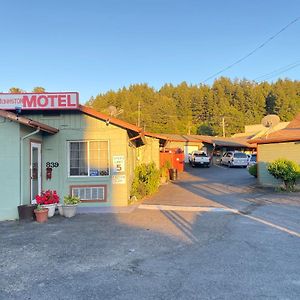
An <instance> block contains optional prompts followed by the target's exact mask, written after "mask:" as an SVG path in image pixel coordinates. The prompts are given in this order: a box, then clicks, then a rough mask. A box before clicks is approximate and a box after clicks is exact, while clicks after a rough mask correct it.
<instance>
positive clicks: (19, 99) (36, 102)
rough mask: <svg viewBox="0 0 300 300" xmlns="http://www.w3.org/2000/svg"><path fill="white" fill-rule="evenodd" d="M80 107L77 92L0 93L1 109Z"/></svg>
mask: <svg viewBox="0 0 300 300" xmlns="http://www.w3.org/2000/svg"><path fill="white" fill-rule="evenodd" d="M78 106H79V94H78V93H77V92H59V93H16V94H11V93H0V109H7V110H14V109H16V108H18V109H22V110H23V109H24V110H39V109H76V108H78Z"/></svg>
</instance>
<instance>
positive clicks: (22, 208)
mask: <svg viewBox="0 0 300 300" xmlns="http://www.w3.org/2000/svg"><path fill="white" fill-rule="evenodd" d="M35 208H36V205H26V204H25V205H19V206H18V213H19V219H20V220H28V221H32V220H33V219H34V212H33V211H34V209H35Z"/></svg>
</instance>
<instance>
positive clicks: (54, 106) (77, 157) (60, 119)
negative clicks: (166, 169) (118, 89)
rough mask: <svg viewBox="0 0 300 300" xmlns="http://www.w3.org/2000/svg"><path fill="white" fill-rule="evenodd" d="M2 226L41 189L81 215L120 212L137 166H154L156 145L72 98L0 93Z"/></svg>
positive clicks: (134, 129)
mask: <svg viewBox="0 0 300 300" xmlns="http://www.w3.org/2000/svg"><path fill="white" fill-rule="evenodd" d="M0 145H1V154H0V192H1V193H0V220H10V219H17V218H18V206H19V205H26V204H31V203H35V196H36V195H38V194H40V193H41V191H44V190H48V189H50V190H56V191H57V193H58V195H59V196H60V202H61V203H62V202H63V197H64V196H65V195H69V194H71V195H75V196H79V197H80V198H81V201H82V203H81V204H80V209H81V210H82V211H84V210H86V211H93V210H97V209H98V210H101V209H108V210H109V208H111V209H113V208H118V207H124V206H127V205H128V201H129V199H130V189H131V183H132V181H133V176H134V169H135V167H136V165H137V164H139V163H142V162H144V163H149V162H152V161H153V162H155V164H156V165H157V167H159V139H156V138H153V137H149V136H148V137H147V136H145V135H144V133H143V132H142V130H141V129H140V128H139V127H137V126H135V125H132V124H129V123H127V122H124V121H122V120H119V119H116V118H113V117H110V116H108V115H106V114H103V113H99V112H96V111H95V110H93V109H91V108H88V107H85V106H82V105H80V104H79V94H78V93H76V92H62V93H61V92H59V93H20V94H8V93H1V94H0Z"/></svg>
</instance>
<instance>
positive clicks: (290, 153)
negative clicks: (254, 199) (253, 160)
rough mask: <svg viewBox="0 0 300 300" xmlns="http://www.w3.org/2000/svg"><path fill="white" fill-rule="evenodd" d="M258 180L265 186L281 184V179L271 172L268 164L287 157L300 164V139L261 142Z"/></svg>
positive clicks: (258, 150) (258, 149)
mask: <svg viewBox="0 0 300 300" xmlns="http://www.w3.org/2000/svg"><path fill="white" fill-rule="evenodd" d="M257 153H258V154H257V161H258V181H259V183H260V184H261V185H263V186H274V187H276V186H279V185H281V184H282V183H281V181H279V180H277V179H275V178H274V177H273V176H272V175H270V174H269V172H268V170H267V164H268V163H270V162H273V161H274V160H276V159H278V158H286V159H289V160H293V161H295V162H296V163H297V164H300V141H299V142H289V143H274V144H259V145H258V148H257Z"/></svg>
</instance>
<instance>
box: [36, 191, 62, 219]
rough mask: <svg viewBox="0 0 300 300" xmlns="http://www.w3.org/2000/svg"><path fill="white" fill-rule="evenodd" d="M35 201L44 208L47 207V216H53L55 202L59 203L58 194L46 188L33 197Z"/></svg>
mask: <svg viewBox="0 0 300 300" xmlns="http://www.w3.org/2000/svg"><path fill="white" fill-rule="evenodd" d="M35 200H36V203H37V204H40V205H41V206H42V207H44V208H48V217H49V218H51V217H53V216H54V213H55V208H56V205H57V203H59V196H58V195H57V193H56V191H51V190H47V191H45V192H42V193H41V195H37V196H36V197H35Z"/></svg>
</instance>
